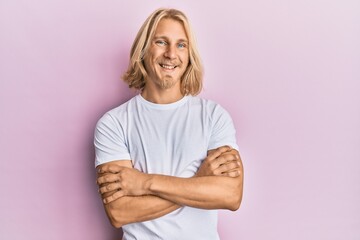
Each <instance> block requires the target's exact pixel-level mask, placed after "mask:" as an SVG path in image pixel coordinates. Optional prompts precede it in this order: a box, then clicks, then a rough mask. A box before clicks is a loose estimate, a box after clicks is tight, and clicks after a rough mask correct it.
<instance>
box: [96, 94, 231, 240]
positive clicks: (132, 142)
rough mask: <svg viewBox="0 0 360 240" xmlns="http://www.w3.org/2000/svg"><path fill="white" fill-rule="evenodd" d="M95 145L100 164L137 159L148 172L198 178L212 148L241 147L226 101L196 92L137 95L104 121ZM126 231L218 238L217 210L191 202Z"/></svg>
mask: <svg viewBox="0 0 360 240" xmlns="http://www.w3.org/2000/svg"><path fill="white" fill-rule="evenodd" d="M94 143H95V150H96V159H95V165H96V166H98V165H100V164H103V163H106V162H110V161H114V160H132V163H133V166H134V168H136V169H138V170H140V171H142V172H145V173H156V174H164V175H170V176H177V177H192V176H193V175H194V174H195V173H196V171H197V169H198V168H199V166H200V164H201V162H202V161H203V160H204V159H205V158H206V155H207V151H208V150H210V149H215V148H218V147H220V146H224V145H229V146H231V147H233V148H235V149H238V146H237V144H236V137H235V128H234V125H233V122H232V120H231V117H230V115H229V114H228V113H227V112H226V111H225V110H224V109H223V108H222V107H221V106H220V105H218V104H216V103H214V102H212V101H209V100H204V99H201V98H198V97H192V96H185V97H183V98H182V99H181V100H179V101H177V102H175V103H171V104H155V103H151V102H149V101H147V100H145V99H144V98H143V97H142V96H141V95H137V96H135V97H134V98H132V99H130V100H129V101H128V102H126V103H124V104H122V105H121V106H119V107H117V108H115V109H112V110H111V111H109V112H107V113H106V114H105V115H104V116H103V117H102V118H101V119H100V120H99V121H98V123H97V126H96V130H95V140H94ZM149 207H151V206H149ZM123 232H124V239H126V240H130V239H141V240H146V239H149V240H155V239H164V240H168V239H171V240H176V239H182V240H183V239H186V240H192V239H194V240H195V239H196V240H199V239H206V240H216V239H219V236H218V233H217V211H216V210H203V209H196V208H192V207H187V206H185V207H182V208H179V209H177V210H175V211H174V212H171V213H169V214H167V215H165V216H163V217H160V218H157V219H154V220H150V221H145V222H140V223H132V224H127V225H124V226H123Z"/></svg>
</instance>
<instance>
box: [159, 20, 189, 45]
mask: <svg viewBox="0 0 360 240" xmlns="http://www.w3.org/2000/svg"><path fill="white" fill-rule="evenodd" d="M154 37H155V38H158V37H165V38H169V39H172V40H187V39H188V37H187V34H186V31H185V28H184V25H183V23H182V22H180V21H177V20H174V19H171V18H163V19H161V20H160V22H159V24H158V25H157V27H156V30H155V34H154Z"/></svg>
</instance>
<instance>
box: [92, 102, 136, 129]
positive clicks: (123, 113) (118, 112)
mask: <svg viewBox="0 0 360 240" xmlns="http://www.w3.org/2000/svg"><path fill="white" fill-rule="evenodd" d="M136 98H137V96H135V97H133V98H131V99H130V100H128V101H127V102H125V103H123V104H121V105H120V106H118V107H115V108H113V109H111V110H109V111H107V112H106V113H105V114H104V115H103V116H102V117H101V118H100V119H99V120H98V122H97V126H99V125H109V124H110V125H113V124H119V123H121V122H124V121H125V120H126V119H127V116H128V114H129V111H132V109H133V108H134V107H133V106H134V105H135V104H136Z"/></svg>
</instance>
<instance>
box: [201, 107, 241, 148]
mask: <svg viewBox="0 0 360 240" xmlns="http://www.w3.org/2000/svg"><path fill="white" fill-rule="evenodd" d="M224 145H228V146H231V147H232V148H234V149H236V150H239V146H238V145H237V143H236V130H235V127H234V124H233V121H232V119H231V117H230V115H229V113H228V112H227V111H226V110H225V109H224V108H222V107H221V106H220V105H216V106H215V108H214V109H213V112H212V120H211V136H210V142H209V147H208V150H211V149H215V148H218V147H221V146H224Z"/></svg>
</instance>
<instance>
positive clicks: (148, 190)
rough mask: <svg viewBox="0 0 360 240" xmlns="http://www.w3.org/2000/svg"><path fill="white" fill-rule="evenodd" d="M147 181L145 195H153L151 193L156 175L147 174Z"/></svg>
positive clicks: (145, 182)
mask: <svg viewBox="0 0 360 240" xmlns="http://www.w3.org/2000/svg"><path fill="white" fill-rule="evenodd" d="M146 175H147V176H146V179H145V181H144V191H145V195H151V194H152V191H151V186H152V184H153V181H154V177H155V176H154V175H153V174H146Z"/></svg>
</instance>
